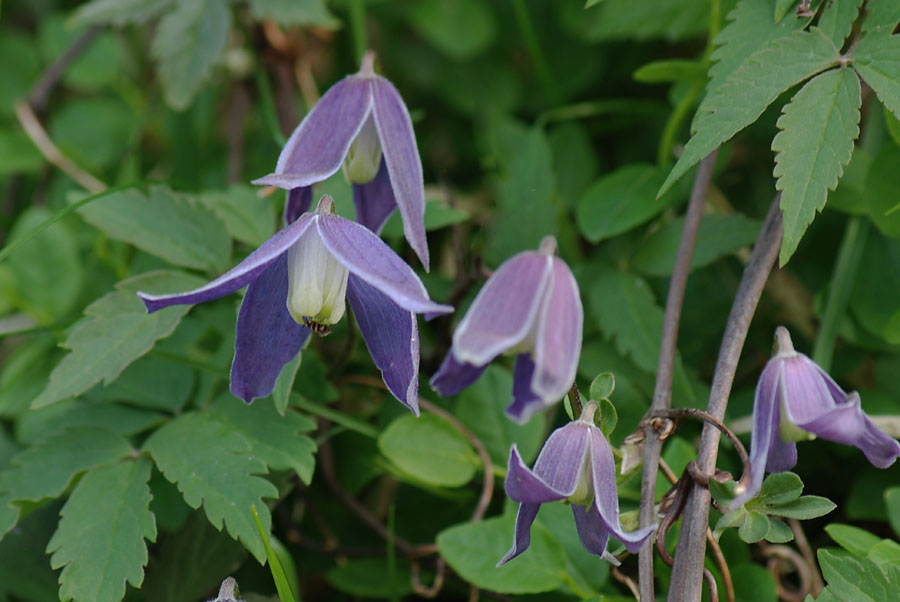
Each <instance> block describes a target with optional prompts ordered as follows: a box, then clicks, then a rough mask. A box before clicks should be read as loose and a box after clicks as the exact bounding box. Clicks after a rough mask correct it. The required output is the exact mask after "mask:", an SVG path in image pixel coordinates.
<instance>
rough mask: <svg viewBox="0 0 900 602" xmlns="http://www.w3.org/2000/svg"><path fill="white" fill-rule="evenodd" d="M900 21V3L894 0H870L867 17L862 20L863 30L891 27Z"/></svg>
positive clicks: (867, 5) (867, 6)
mask: <svg viewBox="0 0 900 602" xmlns="http://www.w3.org/2000/svg"><path fill="white" fill-rule="evenodd" d="M897 23H900V4H897V3H896V2H894V0H869V1H868V2H867V3H866V18H865V19H863V22H862V30H863V31H871V30H873V29H875V28H878V27H882V26H887V27H890V28H891V29H893V28H895V27H896V26H897Z"/></svg>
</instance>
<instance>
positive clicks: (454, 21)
mask: <svg viewBox="0 0 900 602" xmlns="http://www.w3.org/2000/svg"><path fill="white" fill-rule="evenodd" d="M408 15H409V18H410V20H411V22H412V26H413V27H414V28H415V29H416V31H418V32H419V34H420V35H421V36H422V37H424V38H425V39H426V40H428V41H429V42H430V43H431V44H432V45H433V46H434V47H435V48H437V49H438V50H440V51H441V52H443V53H444V54H446V55H447V56H448V57H450V58H452V59H455V60H465V59H469V58H472V57H474V56H476V55H478V54H479V53H481V52H482V51H483V50H484V49H485V48H487V47H488V46H489V45H490V44H491V43H492V42H493V40H494V36H495V35H496V29H497V26H496V23H495V22H494V14H493V13H492V12H491V4H489V3H485V2H480V1H479V0H419V1H418V2H416V3H414V4H412V5H411V6H410V8H409V11H408Z"/></svg>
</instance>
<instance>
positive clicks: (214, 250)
mask: <svg viewBox="0 0 900 602" xmlns="http://www.w3.org/2000/svg"><path fill="white" fill-rule="evenodd" d="M78 213H80V214H81V216H82V217H83V218H84V219H85V221H87V222H88V223H89V224H91V225H93V226H96V227H97V228H99V229H100V230H102V231H103V232H105V233H106V234H108V235H109V236H111V237H112V238H115V239H117V240H121V241H123V242H127V243H129V244H133V245H134V246H136V247H137V248H139V249H142V250H144V251H146V252H148V253H151V254H153V255H156V256H157V257H161V258H162V259H165V260H166V261H169V262H171V263H173V264H175V265H179V266H184V267H188V268H197V269H201V270H213V271H219V270H221V269H222V268H224V267H225V266H226V265H227V263H228V260H229V258H230V257H231V239H230V237H229V236H228V230H226V228H225V224H223V223H222V220H220V219H219V218H218V217H217V216H216V214H215V213H213V211H212V210H210V209H209V208H207V207H206V206H205V205H203V204H201V203H198V202H196V201H195V200H194V199H193V198H191V197H189V196H187V195H181V194H178V193H175V192H173V191H172V190H170V189H169V188H167V187H165V186H159V185H157V186H151V187H150V188H149V189H148V190H147V193H143V192H141V191H139V190H136V189H133V188H132V189H128V190H122V191H120V192H116V193H113V194H110V195H107V196H105V197H103V198H100V199H97V200H96V201H94V202H93V203H91V204H89V205H85V206H84V207H82V208H81V209H79V210H78Z"/></svg>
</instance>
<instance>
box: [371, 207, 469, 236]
mask: <svg viewBox="0 0 900 602" xmlns="http://www.w3.org/2000/svg"><path fill="white" fill-rule="evenodd" d="M467 219H469V214H468V212H466V211H463V210H462V209H454V208H453V207H448V206H447V205H445V204H444V203H443V202H442V201H438V200H435V199H430V200H428V201H426V202H425V231H426V232H432V231H434V230H440V229H441V228H446V227H447V226H452V225H453V224H458V223H460V222H464V221H466V220H467ZM381 235H382V236H384V237H386V238H391V237H393V238H402V237H403V221H402V220H401V219H400V212H399V211H394V212H393V213H392V214H391V216H390V217H389V218H388V220H387V221H386V222H385V223H384V228H382V229H381Z"/></svg>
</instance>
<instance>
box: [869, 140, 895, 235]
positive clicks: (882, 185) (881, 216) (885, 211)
mask: <svg viewBox="0 0 900 602" xmlns="http://www.w3.org/2000/svg"><path fill="white" fill-rule="evenodd" d="M898 162H900V147H898V146H896V145H894V144H886V145H884V146H883V147H882V149H881V152H879V153H878V155H877V156H876V157H875V160H874V161H873V162H872V166H871V167H870V168H869V175H868V177H867V178H866V184H865V191H866V202H867V205H868V210H869V217H871V218H872V221H873V222H875V225H876V226H877V227H878V229H879V230H881V231H882V232H883V233H884V234H885V235H887V236H890V237H891V238H893V239H894V240H900V211H894V210H893V209H894V208H895V207H896V206H897V203H898V201H900V181H898V178H897V165H900V163H898Z"/></svg>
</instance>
